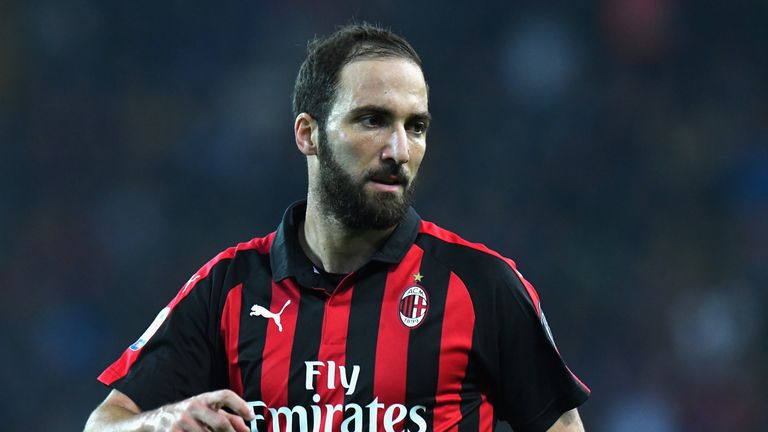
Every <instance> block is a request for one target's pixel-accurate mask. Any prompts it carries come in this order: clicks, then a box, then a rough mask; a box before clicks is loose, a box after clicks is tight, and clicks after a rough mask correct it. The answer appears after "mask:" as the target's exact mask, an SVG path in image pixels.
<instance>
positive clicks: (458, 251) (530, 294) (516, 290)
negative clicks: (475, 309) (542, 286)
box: [416, 221, 540, 314]
mask: <svg viewBox="0 0 768 432" xmlns="http://www.w3.org/2000/svg"><path fill="white" fill-rule="evenodd" d="M416 244H417V245H418V246H419V247H421V248H422V249H423V250H424V254H425V255H426V254H429V255H430V256H431V257H433V258H434V259H435V260H437V261H439V262H441V263H442V265H444V266H445V267H446V268H447V269H448V270H450V271H451V273H454V274H456V276H458V277H459V279H461V280H462V282H464V284H465V286H466V287H467V288H468V289H469V291H470V293H471V294H473V295H474V296H479V297H478V298H486V299H492V298H497V297H496V296H490V297H489V296H488V295H487V294H488V293H490V292H497V293H498V292H501V293H507V294H509V293H511V294H512V295H513V296H514V297H515V298H518V299H524V301H525V303H528V304H529V305H530V306H532V307H533V309H535V311H536V313H537V314H538V313H539V310H540V307H539V295H538V293H537V292H536V290H535V289H534V287H533V285H531V284H530V282H528V281H527V280H526V279H525V278H524V277H523V275H522V274H521V273H520V272H519V271H518V269H517V265H516V264H515V262H514V261H513V260H512V259H511V258H508V257H506V256H504V255H502V254H500V253H498V252H496V251H495V250H493V249H491V248H489V247H487V246H486V245H484V244H482V243H475V242H471V241H468V240H465V239H464V238H463V237H461V236H459V235H458V234H456V233H454V232H452V231H449V230H447V229H445V228H441V227H439V226H438V225H436V224H434V223H432V222H428V221H421V224H420V226H419V235H418V237H417V238H416ZM489 288H490V289H489Z"/></svg>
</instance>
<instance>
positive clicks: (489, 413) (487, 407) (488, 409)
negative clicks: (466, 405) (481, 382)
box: [478, 394, 496, 432]
mask: <svg viewBox="0 0 768 432" xmlns="http://www.w3.org/2000/svg"><path fill="white" fill-rule="evenodd" d="M480 397H481V398H482V401H483V403H482V404H481V405H480V428H479V429H478V431H480V432H492V431H493V427H494V423H496V421H495V419H494V417H493V415H494V414H493V405H491V403H490V402H489V401H488V398H487V397H485V395H484V394H481V395H480Z"/></svg>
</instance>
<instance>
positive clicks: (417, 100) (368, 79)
mask: <svg viewBox="0 0 768 432" xmlns="http://www.w3.org/2000/svg"><path fill="white" fill-rule="evenodd" d="M427 99H428V98H427V84H426V82H425V81H424V74H423V73H422V71H421V68H419V67H418V66H417V65H416V64H415V63H413V62H411V61H409V60H405V59H400V58H383V59H365V60H358V61H354V62H352V63H349V64H348V65H346V66H344V68H343V69H342V70H341V74H340V76H339V88H338V90H337V92H336V101H335V103H334V107H333V110H332V112H335V113H340V112H344V111H349V110H352V109H354V108H355V107H359V106H366V105H373V106H380V107H382V108H387V109H389V110H391V111H393V112H400V111H403V112H426V111H427V108H428V107H427V105H428V100H427ZM339 111H340V112H339Z"/></svg>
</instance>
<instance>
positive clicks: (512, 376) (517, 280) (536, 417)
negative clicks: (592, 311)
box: [496, 264, 590, 432]
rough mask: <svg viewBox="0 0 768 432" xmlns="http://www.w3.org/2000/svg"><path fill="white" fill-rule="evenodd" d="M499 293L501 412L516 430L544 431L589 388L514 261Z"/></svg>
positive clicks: (499, 409) (587, 392)
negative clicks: (570, 365)
mask: <svg viewBox="0 0 768 432" xmlns="http://www.w3.org/2000/svg"><path fill="white" fill-rule="evenodd" d="M496 295H497V301H496V321H497V327H498V332H497V337H498V355H499V359H498V365H499V376H500V380H499V381H498V386H499V388H498V389H497V392H496V396H497V398H498V401H497V403H496V407H497V414H498V415H499V417H500V418H501V419H503V420H505V421H507V422H509V423H510V424H511V425H512V427H513V429H514V430H515V432H527V431H545V430H547V429H548V428H549V427H550V426H551V425H552V424H554V423H555V422H556V421H557V419H558V418H559V417H560V416H561V415H562V414H563V413H565V412H566V411H568V410H571V409H573V408H575V407H577V406H579V405H581V404H582V403H583V402H584V401H585V400H586V399H587V398H588V396H589V393H590V390H589V388H587V387H586V386H585V385H584V384H583V383H582V382H581V381H580V380H579V379H578V378H577V377H576V376H575V375H574V374H573V373H572V372H571V371H570V369H568V367H567V366H566V364H565V362H564V361H563V359H562V357H561V356H560V353H559V352H558V349H557V347H556V345H555V342H554V339H553V337H552V333H551V331H550V330H549V326H548V324H547V322H546V318H545V317H544V313H543V312H542V310H541V304H540V302H539V296H538V294H537V293H536V290H535V289H534V288H533V286H532V285H531V284H530V283H528V281H526V280H525V278H523V276H522V275H521V274H520V273H519V272H518V271H517V269H516V268H515V267H514V265H513V264H510V268H509V271H508V272H506V275H505V277H504V281H503V283H501V284H500V288H499V292H497V293H496Z"/></svg>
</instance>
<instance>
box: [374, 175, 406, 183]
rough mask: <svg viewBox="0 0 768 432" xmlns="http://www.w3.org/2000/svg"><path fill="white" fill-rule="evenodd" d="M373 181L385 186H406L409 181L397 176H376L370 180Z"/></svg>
mask: <svg viewBox="0 0 768 432" xmlns="http://www.w3.org/2000/svg"><path fill="white" fill-rule="evenodd" d="M370 180H371V181H373V182H376V183H382V184H385V185H405V184H406V183H407V181H406V180H405V178H403V177H400V176H395V175H390V176H374V177H371V178H370Z"/></svg>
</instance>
